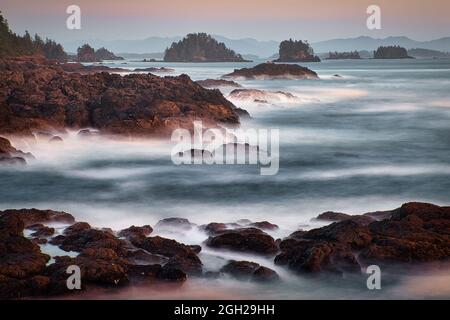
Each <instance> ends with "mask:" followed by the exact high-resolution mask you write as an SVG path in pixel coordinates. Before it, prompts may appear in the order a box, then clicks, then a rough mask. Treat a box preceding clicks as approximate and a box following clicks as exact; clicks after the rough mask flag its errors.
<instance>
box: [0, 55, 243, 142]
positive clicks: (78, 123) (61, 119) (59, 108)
mask: <svg viewBox="0 0 450 320" xmlns="http://www.w3.org/2000/svg"><path fill="white" fill-rule="evenodd" d="M199 119H201V120H202V121H203V125H204V126H205V127H216V126H217V125H219V124H223V125H228V126H236V125H238V124H239V115H238V114H237V112H236V107H235V106H234V105H233V104H232V103H231V102H229V101H228V100H227V99H225V98H224V97H223V95H222V94H221V93H220V91H218V90H207V89H204V88H203V87H201V86H200V85H198V84H196V83H195V82H193V81H192V80H191V79H190V78H189V77H188V76H187V75H181V76H177V77H164V78H161V77H158V76H154V75H151V74H131V75H126V76H121V75H118V74H109V73H105V72H102V73H88V74H80V73H78V72H65V71H64V69H63V67H62V66H61V65H60V64H58V63H57V62H52V61H48V60H45V59H39V58H36V57H26V58H25V57H22V58H14V59H3V60H0V133H2V134H22V135H31V134H32V133H33V132H34V131H39V130H41V131H51V132H53V131H54V132H63V131H65V130H66V129H75V130H77V129H81V128H93V129H96V130H99V131H101V132H102V133H108V134H119V135H133V136H140V135H156V136H165V137H167V136H170V134H171V133H172V131H173V130H174V129H176V128H186V129H192V128H193V121H194V120H199Z"/></svg>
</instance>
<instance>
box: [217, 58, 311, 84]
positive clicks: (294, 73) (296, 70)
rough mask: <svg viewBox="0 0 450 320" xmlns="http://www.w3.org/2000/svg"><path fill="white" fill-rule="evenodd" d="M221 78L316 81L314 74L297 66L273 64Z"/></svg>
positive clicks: (239, 70) (258, 66)
mask: <svg viewBox="0 0 450 320" xmlns="http://www.w3.org/2000/svg"><path fill="white" fill-rule="evenodd" d="M222 78H225V79H227V78H229V79H243V80H265V79H285V80H296V79H317V78H318V75H317V73H316V72H314V71H312V70H311V69H308V68H306V67H302V66H299V65H298V64H278V63H273V62H266V63H261V64H258V65H256V66H254V67H253V68H243V69H235V70H234V71H233V72H232V73H229V74H226V75H223V76H222Z"/></svg>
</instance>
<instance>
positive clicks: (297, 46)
mask: <svg viewBox="0 0 450 320" xmlns="http://www.w3.org/2000/svg"><path fill="white" fill-rule="evenodd" d="M279 55H280V57H279V58H278V59H277V60H275V61H274V62H320V58H319V57H318V56H315V55H314V50H313V48H312V47H311V46H310V45H309V43H308V42H307V41H304V42H303V41H301V40H299V41H294V40H292V39H289V40H285V41H282V42H281V43H280V49H279Z"/></svg>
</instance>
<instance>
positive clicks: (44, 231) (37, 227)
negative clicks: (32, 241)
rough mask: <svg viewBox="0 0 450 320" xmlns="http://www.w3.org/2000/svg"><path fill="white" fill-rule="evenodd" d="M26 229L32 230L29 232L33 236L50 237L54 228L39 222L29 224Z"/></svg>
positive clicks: (53, 232)
mask: <svg viewBox="0 0 450 320" xmlns="http://www.w3.org/2000/svg"><path fill="white" fill-rule="evenodd" d="M27 229H30V230H34V232H33V233H32V234H31V236H32V237H34V238H42V237H50V236H52V235H54V234H55V228H50V227H47V226H44V225H43V224H40V223H38V224H34V225H32V226H29V227H28V228H27Z"/></svg>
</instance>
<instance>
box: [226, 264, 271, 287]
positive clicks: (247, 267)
mask: <svg viewBox="0 0 450 320" xmlns="http://www.w3.org/2000/svg"><path fill="white" fill-rule="evenodd" d="M220 271H221V272H223V273H227V274H230V275H232V276H233V277H235V278H237V279H241V280H252V281H257V282H270V281H274V280H278V279H279V277H278V274H277V273H276V272H275V271H273V270H272V269H269V268H267V267H263V266H260V265H259V264H257V263H255V262H249V261H234V260H233V261H230V262H228V263H227V264H226V265H225V266H224V267H222V269H221V270H220Z"/></svg>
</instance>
